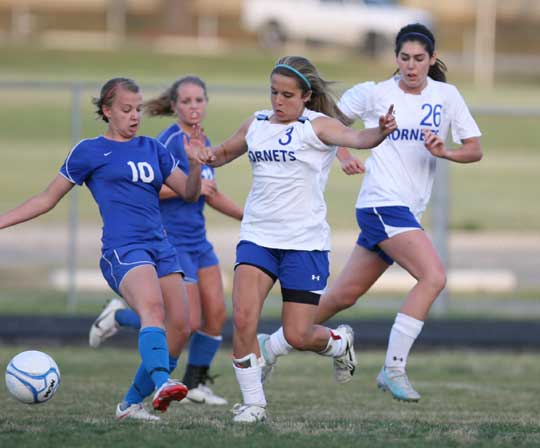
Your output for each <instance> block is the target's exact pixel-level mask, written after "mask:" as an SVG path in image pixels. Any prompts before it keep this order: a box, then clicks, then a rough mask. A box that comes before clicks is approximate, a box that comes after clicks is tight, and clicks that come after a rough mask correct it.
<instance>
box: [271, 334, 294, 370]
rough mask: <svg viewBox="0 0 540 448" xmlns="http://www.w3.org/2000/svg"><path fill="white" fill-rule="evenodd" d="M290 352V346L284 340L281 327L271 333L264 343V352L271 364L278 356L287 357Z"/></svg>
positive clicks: (291, 348)
mask: <svg viewBox="0 0 540 448" xmlns="http://www.w3.org/2000/svg"><path fill="white" fill-rule="evenodd" d="M292 350H293V347H292V345H291V344H289V343H288V342H287V339H285V334H284V333H283V327H279V329H277V330H276V331H275V332H274V333H272V334H271V335H270V338H269V339H268V342H267V343H266V352H267V353H268V355H269V356H270V358H272V359H270V361H271V362H274V360H275V358H277V357H278V356H283V355H288V354H289V353H290V352H291V351H292Z"/></svg>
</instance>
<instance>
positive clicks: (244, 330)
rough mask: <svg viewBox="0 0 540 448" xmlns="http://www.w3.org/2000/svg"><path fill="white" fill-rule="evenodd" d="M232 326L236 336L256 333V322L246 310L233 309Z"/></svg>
mask: <svg viewBox="0 0 540 448" xmlns="http://www.w3.org/2000/svg"><path fill="white" fill-rule="evenodd" d="M233 324H234V329H235V332H236V333H237V334H238V335H245V334H248V333H250V332H255V333H256V331H257V320H256V319H255V318H254V316H252V313H250V312H249V310H246V309H235V310H234V314H233Z"/></svg>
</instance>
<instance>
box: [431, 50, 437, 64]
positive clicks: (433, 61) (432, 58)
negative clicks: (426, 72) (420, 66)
mask: <svg viewBox="0 0 540 448" xmlns="http://www.w3.org/2000/svg"><path fill="white" fill-rule="evenodd" d="M436 62H437V52H436V51H434V52H433V56H431V57H430V58H429V65H435V63H436Z"/></svg>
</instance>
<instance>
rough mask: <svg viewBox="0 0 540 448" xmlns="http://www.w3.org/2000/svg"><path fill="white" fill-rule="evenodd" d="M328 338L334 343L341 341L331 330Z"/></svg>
mask: <svg viewBox="0 0 540 448" xmlns="http://www.w3.org/2000/svg"><path fill="white" fill-rule="evenodd" d="M330 337H331V338H332V339H333V340H334V341H339V340H340V339H341V336H340V335H339V334H336V333H334V332H333V331H332V330H330Z"/></svg>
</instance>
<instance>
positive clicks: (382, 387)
mask: <svg viewBox="0 0 540 448" xmlns="http://www.w3.org/2000/svg"><path fill="white" fill-rule="evenodd" d="M377 387H378V388H379V389H380V390H381V391H382V392H390V395H392V398H393V399H394V400H396V401H400V402H402V403H418V402H419V401H420V398H402V397H397V396H395V395H394V394H393V393H392V391H391V390H390V389H389V388H388V387H386V386H385V385H383V384H378V383H377Z"/></svg>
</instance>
